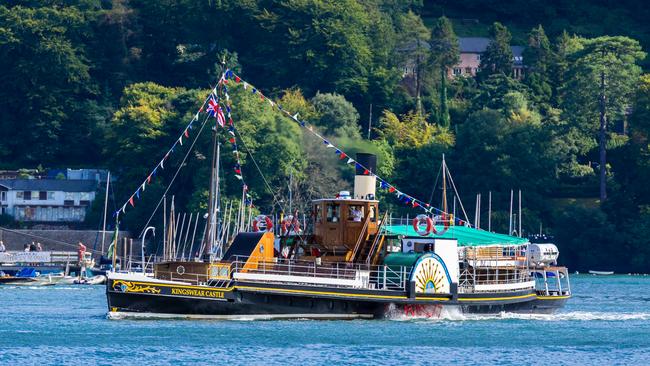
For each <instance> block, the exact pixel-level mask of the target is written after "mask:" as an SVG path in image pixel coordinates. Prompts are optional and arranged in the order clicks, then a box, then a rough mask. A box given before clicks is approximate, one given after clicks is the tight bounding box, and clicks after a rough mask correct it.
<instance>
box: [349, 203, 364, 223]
mask: <svg viewBox="0 0 650 366" xmlns="http://www.w3.org/2000/svg"><path fill="white" fill-rule="evenodd" d="M364 218H365V207H363V206H361V205H350V206H349V208H348V221H354V222H361V221H363V219H364Z"/></svg>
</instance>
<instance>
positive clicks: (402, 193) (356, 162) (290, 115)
mask: <svg viewBox="0 0 650 366" xmlns="http://www.w3.org/2000/svg"><path fill="white" fill-rule="evenodd" d="M230 72H231V73H232V75H233V76H235V77H236V78H239V80H240V81H243V82H244V88H246V85H250V86H251V87H252V88H253V92H254V93H255V91H257V89H256V88H255V87H254V86H253V85H252V84H250V83H248V82H246V81H245V80H243V79H242V78H240V77H239V76H238V75H236V74H235V73H233V72H232V71H230ZM236 82H238V81H236ZM259 93H260V95H262V96H263V97H264V94H263V93H262V92H261V91H260V92H259ZM265 98H267V99H268V97H265ZM268 100H269V101H271V100H270V99H268ZM271 103H272V104H271V105H272V106H273V107H274V108H277V109H278V110H280V111H282V112H283V113H284V114H285V115H286V116H287V117H288V118H291V119H292V120H294V121H295V122H297V123H299V124H300V126H301V127H305V128H306V129H307V130H309V132H311V133H312V134H313V135H315V136H317V137H318V138H320V139H321V140H322V141H323V142H327V143H328V147H334V148H335V149H337V150H338V151H340V152H343V150H341V149H340V148H338V147H337V146H335V145H334V144H332V143H331V142H330V141H329V140H327V139H325V138H324V137H323V136H321V135H320V134H319V133H318V132H316V131H314V129H313V126H312V125H309V126H307V125H306V123H305V122H301V121H299V120H298V118H297V115H298V114H296V115H292V114H291V113H290V112H289V111H287V110H284V109H282V108H280V107H279V106H278V103H276V102H272V101H271ZM346 156H348V157H349V155H347V154H346ZM350 159H351V158H350ZM352 161H354V163H355V164H357V165H359V166H360V167H362V168H363V169H365V170H369V169H368V168H367V167H365V166H364V165H363V164H361V163H359V162H358V161H356V160H354V159H352ZM369 171H370V170H369ZM373 175H374V176H375V177H377V178H379V179H380V180H381V181H383V182H384V183H387V184H388V185H389V186H391V187H393V188H395V186H393V185H391V184H390V183H388V182H386V180H384V179H382V178H381V177H379V176H378V175H376V174H374V173H373ZM395 189H396V188H395ZM397 191H398V193H399V194H400V195H403V196H406V197H407V199H410V200H411V201H413V202H415V203H418V205H419V206H420V208H421V209H423V210H424V211H426V212H428V213H431V210H435V211H437V212H440V213H446V212H444V211H443V210H441V209H439V208H437V207H434V206H431V205H430V204H429V206H430V208H427V207H425V206H423V205H422V204H424V203H425V202H424V201H422V200H419V199H417V198H415V197H413V196H411V195H409V194H406V193H404V192H402V191H399V190H397ZM414 207H415V206H414Z"/></svg>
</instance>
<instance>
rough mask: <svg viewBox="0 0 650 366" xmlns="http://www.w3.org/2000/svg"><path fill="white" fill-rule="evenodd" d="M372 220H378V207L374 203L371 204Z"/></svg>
mask: <svg viewBox="0 0 650 366" xmlns="http://www.w3.org/2000/svg"><path fill="white" fill-rule="evenodd" d="M370 221H372V222H375V221H377V208H376V207H375V206H374V205H372V206H370Z"/></svg>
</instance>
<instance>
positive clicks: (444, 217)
mask: <svg viewBox="0 0 650 366" xmlns="http://www.w3.org/2000/svg"><path fill="white" fill-rule="evenodd" d="M440 218H441V220H442V222H443V225H444V228H443V229H442V230H441V231H440V232H438V230H436V226H435V225H432V226H431V232H432V233H433V235H442V234H444V233H446V232H447V230H449V220H448V219H447V214H446V213H444V212H443V213H442V215H440Z"/></svg>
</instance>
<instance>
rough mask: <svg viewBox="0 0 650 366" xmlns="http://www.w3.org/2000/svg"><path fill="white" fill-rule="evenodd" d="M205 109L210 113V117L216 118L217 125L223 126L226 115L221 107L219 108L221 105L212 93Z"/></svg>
mask: <svg viewBox="0 0 650 366" xmlns="http://www.w3.org/2000/svg"><path fill="white" fill-rule="evenodd" d="M205 111H206V112H207V113H208V114H209V115H210V117H215V118H216V119H217V123H218V124H219V126H221V127H223V126H225V125H226V116H224V114H223V109H221V106H220V105H219V102H218V101H217V99H216V98H215V97H214V95H211V96H210V99H209V100H208V107H207V108H206V110H205Z"/></svg>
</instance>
